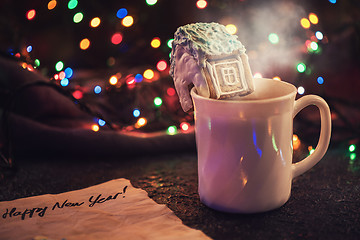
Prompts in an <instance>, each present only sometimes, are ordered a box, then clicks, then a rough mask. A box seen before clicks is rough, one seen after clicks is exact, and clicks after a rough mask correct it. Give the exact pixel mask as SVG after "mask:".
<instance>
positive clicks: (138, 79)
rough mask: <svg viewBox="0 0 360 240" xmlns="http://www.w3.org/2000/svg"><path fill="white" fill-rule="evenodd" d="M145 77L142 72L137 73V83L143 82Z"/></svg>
mask: <svg viewBox="0 0 360 240" xmlns="http://www.w3.org/2000/svg"><path fill="white" fill-rule="evenodd" d="M143 79H144V77H143V75H141V74H140V73H138V74H136V75H135V82H137V83H139V82H142V80H143Z"/></svg>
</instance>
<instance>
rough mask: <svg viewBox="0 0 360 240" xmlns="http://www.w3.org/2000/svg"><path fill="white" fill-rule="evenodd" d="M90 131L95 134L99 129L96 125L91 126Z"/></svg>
mask: <svg viewBox="0 0 360 240" xmlns="http://www.w3.org/2000/svg"><path fill="white" fill-rule="evenodd" d="M91 130H93V131H94V132H97V131H99V130H100V127H99V125H97V124H93V125H91Z"/></svg>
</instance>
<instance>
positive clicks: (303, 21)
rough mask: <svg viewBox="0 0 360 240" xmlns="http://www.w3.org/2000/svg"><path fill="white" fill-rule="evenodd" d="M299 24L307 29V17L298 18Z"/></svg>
mask: <svg viewBox="0 0 360 240" xmlns="http://www.w3.org/2000/svg"><path fill="white" fill-rule="evenodd" d="M300 24H301V26H302V27H303V28H305V29H308V28H310V21H309V20H308V19H307V18H302V19H301V20H300Z"/></svg>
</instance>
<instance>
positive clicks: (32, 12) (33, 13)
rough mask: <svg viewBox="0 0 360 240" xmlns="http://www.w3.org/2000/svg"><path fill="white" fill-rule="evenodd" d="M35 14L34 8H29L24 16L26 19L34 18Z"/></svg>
mask: <svg viewBox="0 0 360 240" xmlns="http://www.w3.org/2000/svg"><path fill="white" fill-rule="evenodd" d="M35 15H36V11H35V9H31V10H29V11H28V12H27V13H26V18H27V19H28V20H33V19H34V18H35Z"/></svg>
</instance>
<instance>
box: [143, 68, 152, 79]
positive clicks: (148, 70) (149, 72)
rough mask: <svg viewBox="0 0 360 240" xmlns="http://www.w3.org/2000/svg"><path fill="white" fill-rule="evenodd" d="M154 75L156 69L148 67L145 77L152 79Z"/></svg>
mask: <svg viewBox="0 0 360 240" xmlns="http://www.w3.org/2000/svg"><path fill="white" fill-rule="evenodd" d="M154 75H155V74H154V71H153V70H151V69H146V70H145V71H144V74H143V76H144V78H146V79H152V78H153V77H154Z"/></svg>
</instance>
